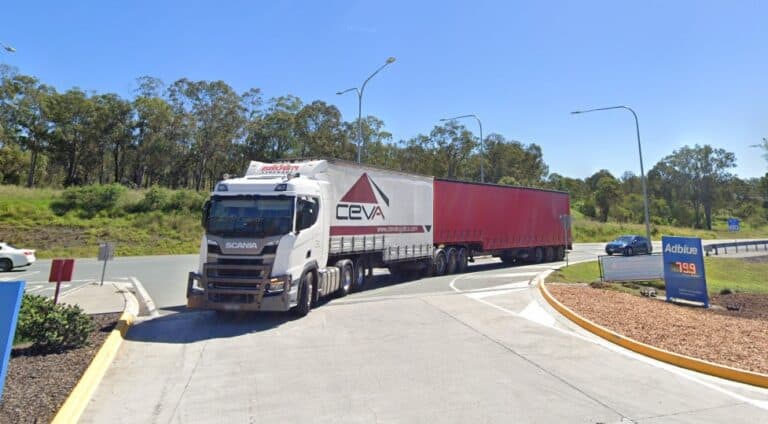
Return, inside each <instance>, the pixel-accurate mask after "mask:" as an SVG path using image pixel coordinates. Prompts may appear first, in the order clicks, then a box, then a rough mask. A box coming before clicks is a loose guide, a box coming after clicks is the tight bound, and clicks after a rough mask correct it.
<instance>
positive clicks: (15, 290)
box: [0, 281, 24, 399]
mask: <svg viewBox="0 0 768 424" xmlns="http://www.w3.org/2000/svg"><path fill="white" fill-rule="evenodd" d="M23 294H24V282H23V281H0V399H2V398H3V387H4V386H5V373H6V372H7V371H8V361H9V360H10V359H11V347H13V335H14V334H15V333H16V320H17V319H18V318H19V308H21V296H22V295H23Z"/></svg>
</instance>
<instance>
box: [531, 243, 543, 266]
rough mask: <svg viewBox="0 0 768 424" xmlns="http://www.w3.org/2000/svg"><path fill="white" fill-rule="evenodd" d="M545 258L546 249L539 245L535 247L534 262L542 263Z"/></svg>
mask: <svg viewBox="0 0 768 424" xmlns="http://www.w3.org/2000/svg"><path fill="white" fill-rule="evenodd" d="M543 260H544V249H542V248H540V247H537V248H535V249H533V263H535V264H540V263H541V262H542V261H543Z"/></svg>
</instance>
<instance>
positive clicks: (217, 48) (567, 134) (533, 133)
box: [0, 0, 768, 177]
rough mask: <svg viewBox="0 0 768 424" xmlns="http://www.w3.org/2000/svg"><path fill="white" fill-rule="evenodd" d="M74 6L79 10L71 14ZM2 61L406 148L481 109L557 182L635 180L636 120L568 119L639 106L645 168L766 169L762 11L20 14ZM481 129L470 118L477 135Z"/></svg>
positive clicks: (678, 7)
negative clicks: (333, 121) (607, 175)
mask: <svg viewBox="0 0 768 424" xmlns="http://www.w3.org/2000/svg"><path fill="white" fill-rule="evenodd" d="M75 3H76V4H75ZM2 15H3V24H2V26H0V42H3V43H6V44H8V45H12V46H13V47H15V48H16V49H17V52H16V53H14V54H5V53H0V61H2V62H4V63H8V64H11V65H14V66H17V67H18V68H19V69H20V71H21V72H23V73H27V74H31V75H35V76H37V77H39V78H40V79H42V80H43V81H44V82H47V83H49V84H52V85H54V86H56V87H57V89H59V90H65V89H67V88H69V87H72V86H79V87H81V88H83V89H86V90H95V91H98V92H117V93H119V94H121V95H123V96H126V97H130V96H131V95H132V93H133V90H134V88H135V86H136V84H135V79H136V77H139V76H142V75H152V76H156V77H159V78H161V79H163V80H164V81H166V82H172V81H174V80H175V79H177V78H181V77H187V78H190V79H222V80H224V81H226V82H227V83H229V84H230V85H232V86H233V87H234V88H235V89H237V90H238V91H241V92H242V91H245V90H246V89H248V88H250V87H258V88H261V89H262V91H263V93H264V95H265V96H266V97H272V96H279V95H284V94H289V93H290V94H294V95H297V96H299V97H301V98H302V99H303V100H304V101H306V102H309V101H311V100H314V99H320V100H324V101H326V102H329V103H332V104H335V105H337V106H338V107H339V109H340V110H341V111H342V113H343V115H344V119H346V120H353V119H355V118H356V114H357V99H356V97H355V96H354V95H346V96H344V97H339V96H336V95H335V92H336V91H338V90H340V89H344V88H348V87H352V86H356V85H359V84H361V83H362V81H363V80H364V79H365V78H366V77H367V76H368V75H369V74H370V73H371V72H372V71H373V70H375V69H376V68H377V67H378V66H380V65H381V64H383V63H384V60H386V58H387V57H389V56H395V57H396V58H397V61H396V62H395V63H393V64H392V65H390V66H389V67H387V68H386V69H385V70H384V71H382V73H380V74H379V75H377V76H376V77H375V79H374V80H372V81H371V82H370V83H369V84H368V86H367V87H366V92H365V97H364V100H363V113H364V114H368V113H370V114H373V115H376V116H378V117H379V118H381V119H383V120H384V121H385V123H386V127H387V129H388V130H389V131H390V132H392V133H393V135H394V140H395V141H397V140H399V139H405V138H409V137H411V136H414V135H416V134H418V133H427V132H429V130H430V129H431V128H432V127H433V126H434V125H435V124H438V123H439V122H438V120H439V119H440V118H443V117H449V116H454V115H461V114H469V113H474V114H476V115H478V116H479V117H480V119H481V120H482V122H483V129H484V132H485V134H488V133H491V132H497V133H500V134H503V135H504V136H505V137H507V138H511V139H516V140H520V141H522V142H525V143H532V142H534V143H538V144H539V145H541V146H542V148H543V151H544V159H545V161H546V162H547V164H548V165H549V167H550V171H551V172H558V173H560V174H564V175H568V176H573V177H586V176H589V175H591V174H592V173H594V172H595V171H597V170H599V169H602V168H606V169H608V170H610V171H611V172H613V173H614V174H615V175H617V176H620V175H621V174H622V173H623V172H624V171H627V170H629V171H633V172H635V173H639V164H638V155H637V145H636V139H635V133H634V122H633V120H632V115H631V114H630V113H629V112H626V111H611V112H599V113H593V114H588V115H578V116H571V115H570V114H569V111H571V110H574V109H580V108H589V107H601V106H612V105H618V104H625V105H628V106H631V107H632V108H634V109H635V110H636V111H637V113H638V115H639V117H640V131H641V136H642V140H643V153H644V160H645V165H646V171H647V170H648V169H650V168H651V167H652V166H653V164H655V163H656V162H657V161H658V160H660V159H661V158H662V157H664V156H666V155H668V154H670V153H672V151H673V150H674V149H676V148H679V147H681V146H684V145H686V144H688V145H692V144H695V143H699V144H705V143H708V144H712V145H714V146H716V147H723V148H725V149H727V150H730V151H733V152H735V153H736V157H737V161H738V168H737V169H736V170H735V172H736V173H737V174H738V175H740V176H742V177H756V176H761V175H764V174H765V172H766V171H768V165H767V164H766V161H765V160H763V159H762V158H761V157H760V151H759V150H758V149H755V148H750V147H749V146H750V145H753V144H757V143H759V142H760V140H761V139H762V137H768V84H766V81H768V78H766V76H768V25H766V21H765V17H766V16H768V2H764V1H758V0H755V1H738V0H737V1H728V2H723V1H672V2H669V1H641V2H616V1H586V0H585V1H572V2H565V1H564V2H558V1H535V2H534V1H530V2H505V1H498V2H488V1H472V2H469V1H466V2H454V1H441V2H417V1H399V0H397V1H393V0H387V1H382V0H380V1H376V2H366V1H337V0H326V1H322V2H318V1H241V2H234V1H219V2H201V1H176V0H174V1H168V2H162V1H133V2H111V1H79V2H59V1H57V2H53V1H51V2H39V1H33V0H30V1H24V2H22V1H16V2H6V3H5V5H4V6H3V7H2ZM465 124H466V125H467V127H468V128H470V129H472V130H473V131H476V124H475V123H474V121H467V122H466V123H465Z"/></svg>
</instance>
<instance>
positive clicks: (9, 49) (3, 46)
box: [0, 43, 16, 53]
mask: <svg viewBox="0 0 768 424" xmlns="http://www.w3.org/2000/svg"><path fill="white" fill-rule="evenodd" d="M0 47H2V48H3V50H5V51H7V52H8V53H15V52H16V49H14V48H13V47H11V46H9V45H7V44H5V43H0Z"/></svg>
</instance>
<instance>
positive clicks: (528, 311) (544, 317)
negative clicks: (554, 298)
mask: <svg viewBox="0 0 768 424" xmlns="http://www.w3.org/2000/svg"><path fill="white" fill-rule="evenodd" d="M518 315H519V316H520V317H522V318H525V319H527V320H528V321H533V322H536V323H539V324H541V325H544V326H546V327H554V326H555V322H556V321H555V317H553V316H552V315H550V314H549V312H547V311H546V310H545V309H544V308H542V307H541V305H539V302H537V301H535V300H533V301H531V303H529V304H528V306H526V307H525V309H523V310H522V311H521V312H520V313H519V314H518Z"/></svg>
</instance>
